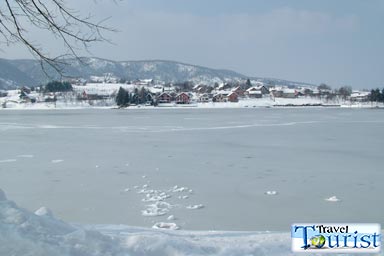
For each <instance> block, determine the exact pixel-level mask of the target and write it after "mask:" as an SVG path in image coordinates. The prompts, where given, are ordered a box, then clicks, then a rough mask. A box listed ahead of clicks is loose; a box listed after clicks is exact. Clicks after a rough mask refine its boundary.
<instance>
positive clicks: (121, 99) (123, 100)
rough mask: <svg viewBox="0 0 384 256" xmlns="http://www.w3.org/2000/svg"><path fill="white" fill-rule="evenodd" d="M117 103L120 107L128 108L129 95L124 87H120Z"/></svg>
mask: <svg viewBox="0 0 384 256" xmlns="http://www.w3.org/2000/svg"><path fill="white" fill-rule="evenodd" d="M115 101H116V104H117V106H119V107H125V106H127V105H128V104H129V93H128V92H127V91H126V90H125V89H124V88H123V87H120V88H119V91H118V92H117V95H116V99H115Z"/></svg>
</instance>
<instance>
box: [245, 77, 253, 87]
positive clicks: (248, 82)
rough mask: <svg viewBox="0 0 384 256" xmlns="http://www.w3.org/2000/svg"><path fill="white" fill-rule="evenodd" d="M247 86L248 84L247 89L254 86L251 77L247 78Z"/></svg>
mask: <svg viewBox="0 0 384 256" xmlns="http://www.w3.org/2000/svg"><path fill="white" fill-rule="evenodd" d="M245 86H246V88H247V89H248V88H251V87H252V83H251V80H249V78H248V79H247V82H246V83H245Z"/></svg>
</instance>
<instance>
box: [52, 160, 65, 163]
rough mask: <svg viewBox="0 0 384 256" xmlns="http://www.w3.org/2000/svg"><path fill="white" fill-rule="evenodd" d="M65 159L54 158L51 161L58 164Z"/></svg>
mask: <svg viewBox="0 0 384 256" xmlns="http://www.w3.org/2000/svg"><path fill="white" fill-rule="evenodd" d="M63 161H64V160H62V159H55V160H52V161H51V163H53V164H58V163H61V162H63Z"/></svg>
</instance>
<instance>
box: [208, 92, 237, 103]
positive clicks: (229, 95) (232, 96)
mask: <svg viewBox="0 0 384 256" xmlns="http://www.w3.org/2000/svg"><path fill="white" fill-rule="evenodd" d="M212 101H213V102H227V101H229V102H238V101H239V95H237V93H235V92H228V91H224V92H219V93H217V94H216V95H214V96H213V98H212Z"/></svg>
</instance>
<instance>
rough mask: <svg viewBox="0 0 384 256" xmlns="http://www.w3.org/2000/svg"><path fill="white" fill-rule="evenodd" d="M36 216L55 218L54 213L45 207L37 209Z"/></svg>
mask: <svg viewBox="0 0 384 256" xmlns="http://www.w3.org/2000/svg"><path fill="white" fill-rule="evenodd" d="M35 215H37V216H48V217H53V213H52V211H51V210H50V209H48V208H47V207H45V206H43V207H40V208H39V209H37V210H36V211H35Z"/></svg>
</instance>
